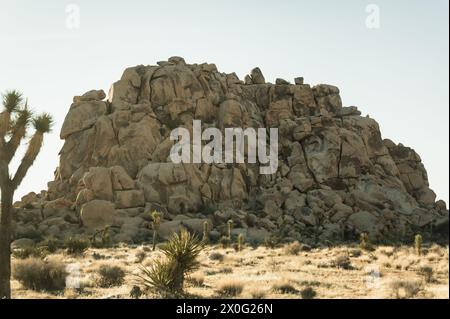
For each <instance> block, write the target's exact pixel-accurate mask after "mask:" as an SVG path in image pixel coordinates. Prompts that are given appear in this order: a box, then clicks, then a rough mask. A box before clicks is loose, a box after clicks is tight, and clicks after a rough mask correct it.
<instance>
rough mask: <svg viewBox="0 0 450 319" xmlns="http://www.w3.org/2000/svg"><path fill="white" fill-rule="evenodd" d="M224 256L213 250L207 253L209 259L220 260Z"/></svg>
mask: <svg viewBox="0 0 450 319" xmlns="http://www.w3.org/2000/svg"><path fill="white" fill-rule="evenodd" d="M224 257H225V256H224V255H222V254H221V253H218V252H213V253H211V255H209V259H210V260H217V261H222V260H223V259H224Z"/></svg>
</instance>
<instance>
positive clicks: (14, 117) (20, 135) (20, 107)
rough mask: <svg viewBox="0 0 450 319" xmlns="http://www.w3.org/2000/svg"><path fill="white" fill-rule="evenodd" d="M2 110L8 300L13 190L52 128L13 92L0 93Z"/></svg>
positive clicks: (1, 251) (1, 241) (0, 271)
mask: <svg viewBox="0 0 450 319" xmlns="http://www.w3.org/2000/svg"><path fill="white" fill-rule="evenodd" d="M3 108H4V110H3V111H2V112H1V113H0V191H1V212H2V215H1V221H0V299H3V298H7V299H9V298H11V283H10V279H11V250H10V244H11V237H12V236H11V233H12V231H11V227H12V215H13V206H12V202H13V198H14V193H15V191H16V189H17V188H18V187H19V185H20V184H21V183H22V181H23V179H24V178H25V175H26V174H27V172H28V170H29V168H30V167H31V166H32V165H33V163H34V161H35V159H36V157H37V156H38V154H39V151H40V150H41V147H42V143H43V140H44V134H46V133H49V132H50V131H51V128H52V126H53V118H52V116H51V115H49V114H48V113H44V114H42V115H39V116H34V115H33V112H32V111H31V110H30V109H29V107H28V102H27V101H26V102H25V103H23V96H22V94H21V93H20V92H18V91H16V90H12V91H8V92H6V93H5V94H3ZM30 124H32V125H33V128H34V134H33V135H32V136H31V138H30V139H29V141H28V147H27V150H26V152H25V154H24V156H23V157H22V160H21V162H20V165H19V167H18V168H17V170H16V172H15V174H10V171H9V165H10V163H11V160H12V159H13V157H14V155H15V154H16V152H17V149H18V148H19V146H20V145H21V143H22V142H23V141H24V139H25V138H26V137H27V131H28V128H29V125H30Z"/></svg>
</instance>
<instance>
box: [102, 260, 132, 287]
mask: <svg viewBox="0 0 450 319" xmlns="http://www.w3.org/2000/svg"><path fill="white" fill-rule="evenodd" d="M98 275H99V278H98V281H97V284H98V285H99V286H100V287H102V288H109V287H115V286H121V285H122V284H123V282H124V279H125V271H124V270H123V269H122V268H121V267H119V266H110V265H102V266H100V268H99V269H98Z"/></svg>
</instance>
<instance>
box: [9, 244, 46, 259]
mask: <svg viewBox="0 0 450 319" xmlns="http://www.w3.org/2000/svg"><path fill="white" fill-rule="evenodd" d="M48 254H49V251H48V250H47V249H46V248H45V247H36V246H31V247H24V248H16V249H14V250H13V251H12V255H13V257H15V258H17V259H26V258H30V257H34V258H41V259H43V258H45V257H46V256H47V255H48Z"/></svg>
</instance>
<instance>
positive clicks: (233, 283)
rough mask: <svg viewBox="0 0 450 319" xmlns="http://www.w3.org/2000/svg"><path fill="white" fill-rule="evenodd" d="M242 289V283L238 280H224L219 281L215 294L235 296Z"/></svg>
mask: <svg viewBox="0 0 450 319" xmlns="http://www.w3.org/2000/svg"><path fill="white" fill-rule="evenodd" d="M243 290H244V284H243V282H242V281H240V280H236V279H233V280H224V281H222V282H220V283H219V286H218V289H217V294H218V295H219V296H221V297H237V296H239V295H240V294H241V293H242V291H243Z"/></svg>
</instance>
